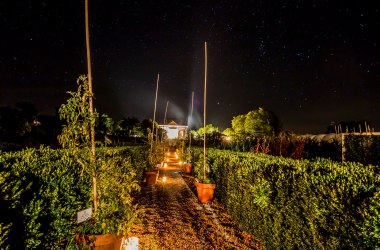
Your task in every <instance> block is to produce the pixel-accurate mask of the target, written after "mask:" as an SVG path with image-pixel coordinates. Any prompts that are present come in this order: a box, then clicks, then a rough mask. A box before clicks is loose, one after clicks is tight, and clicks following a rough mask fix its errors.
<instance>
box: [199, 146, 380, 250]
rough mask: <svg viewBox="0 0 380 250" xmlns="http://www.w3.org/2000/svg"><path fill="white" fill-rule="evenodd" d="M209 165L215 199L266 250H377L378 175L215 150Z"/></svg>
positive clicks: (371, 169) (367, 169)
mask: <svg viewBox="0 0 380 250" xmlns="http://www.w3.org/2000/svg"><path fill="white" fill-rule="evenodd" d="M201 152H202V149H200V148H196V149H195V153H194V155H195V156H196V157H195V159H194V161H196V162H199V161H200V162H202V161H201V155H199V154H200V153H201ZM207 162H208V165H209V168H210V171H211V172H212V174H213V176H214V179H215V182H216V184H217V188H216V190H215V195H216V197H217V198H218V199H219V200H220V201H221V202H222V203H224V204H225V205H226V207H227V209H228V211H229V213H230V214H231V216H232V217H233V219H235V220H236V221H237V222H238V223H239V224H240V225H241V226H242V227H243V228H245V229H246V230H248V231H249V232H250V233H252V234H253V235H254V236H255V237H257V238H258V240H259V241H260V242H261V243H262V244H264V246H265V248H267V249H315V248H317V249H374V248H375V247H378V246H379V237H380V232H379V227H380V226H379V221H380V219H379V193H380V178H379V172H380V171H379V167H376V166H371V165H369V166H364V165H362V164H358V163H352V162H344V163H343V164H342V163H337V162H333V161H330V160H327V159H320V158H319V159H315V160H313V161H306V160H303V161H300V160H293V159H289V158H282V157H274V156H270V155H264V154H253V153H239V152H231V151H222V150H215V149H209V150H208V152H207ZM199 171H200V169H199V167H196V168H195V170H194V172H195V175H196V176H197V175H199Z"/></svg>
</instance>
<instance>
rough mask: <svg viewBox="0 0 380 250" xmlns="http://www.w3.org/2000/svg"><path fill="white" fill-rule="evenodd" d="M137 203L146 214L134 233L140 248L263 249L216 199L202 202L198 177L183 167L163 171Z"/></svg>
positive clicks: (147, 186)
mask: <svg viewBox="0 0 380 250" xmlns="http://www.w3.org/2000/svg"><path fill="white" fill-rule="evenodd" d="M164 177H166V181H164V179H165V178H164ZM137 202H138V204H139V207H140V208H142V209H143V210H144V211H145V215H146V216H145V218H144V219H143V221H142V223H141V224H139V225H134V226H133V228H132V230H131V233H130V236H134V237H138V238H139V249H262V247H261V246H260V244H259V242H258V241H256V240H255V239H254V237H253V236H252V235H250V234H248V233H246V232H244V231H243V230H241V229H240V228H239V226H238V225H237V224H235V223H234V222H233V221H232V220H231V219H230V217H229V216H228V213H227V212H226V210H225V208H224V207H223V205H222V204H220V203H219V202H218V201H217V200H216V199H214V200H213V202H211V203H207V204H202V203H200V202H199V201H198V199H197V198H196V189H195V185H194V178H193V177H192V176H190V175H186V174H183V172H182V169H181V168H180V165H179V164H176V163H173V162H171V163H170V164H169V166H168V167H167V168H161V169H160V171H159V177H158V180H157V182H156V184H155V185H143V187H142V190H141V193H140V194H139V196H138V197H137Z"/></svg>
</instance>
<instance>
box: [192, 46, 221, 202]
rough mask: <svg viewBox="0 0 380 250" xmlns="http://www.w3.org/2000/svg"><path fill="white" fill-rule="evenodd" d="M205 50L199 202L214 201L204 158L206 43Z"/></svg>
mask: <svg viewBox="0 0 380 250" xmlns="http://www.w3.org/2000/svg"><path fill="white" fill-rule="evenodd" d="M204 45H205V46H204V49H205V77H204V93H203V155H202V156H201V157H200V158H199V161H198V162H197V163H198V164H197V166H198V168H200V170H201V171H197V173H198V176H197V179H196V182H195V186H196V187H197V194H198V199H199V201H200V202H202V203H205V202H210V201H212V200H213V199H214V190H215V188H216V184H214V181H213V179H212V175H211V174H212V173H211V169H210V165H209V164H208V162H207V158H206V96H207V95H206V89H207V88H206V87H207V43H206V42H205V44H204Z"/></svg>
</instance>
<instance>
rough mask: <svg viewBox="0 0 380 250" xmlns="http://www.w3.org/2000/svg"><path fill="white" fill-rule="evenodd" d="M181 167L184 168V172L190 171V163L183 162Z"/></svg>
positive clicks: (188, 172)
mask: <svg viewBox="0 0 380 250" xmlns="http://www.w3.org/2000/svg"><path fill="white" fill-rule="evenodd" d="M183 168H184V169H185V173H186V174H190V173H191V163H184V164H183Z"/></svg>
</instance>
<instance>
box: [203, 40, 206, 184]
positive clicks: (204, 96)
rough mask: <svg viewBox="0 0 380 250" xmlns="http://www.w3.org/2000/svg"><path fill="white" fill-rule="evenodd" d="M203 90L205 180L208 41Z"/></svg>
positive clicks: (204, 160)
mask: <svg viewBox="0 0 380 250" xmlns="http://www.w3.org/2000/svg"><path fill="white" fill-rule="evenodd" d="M204 80H205V81H204V92H203V130H204V131H203V137H204V140H203V180H205V179H206V95H207V92H206V90H207V42H205V79H204Z"/></svg>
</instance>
